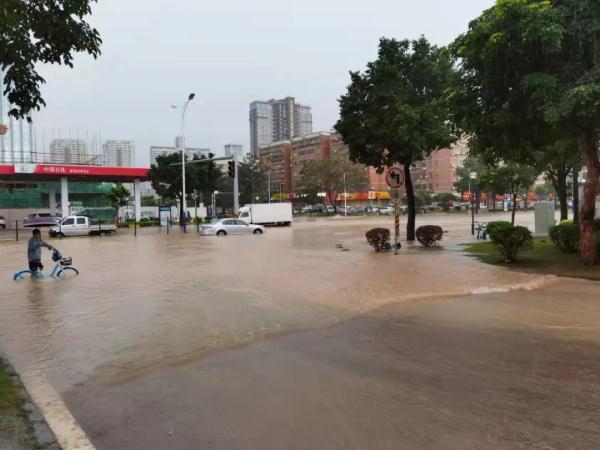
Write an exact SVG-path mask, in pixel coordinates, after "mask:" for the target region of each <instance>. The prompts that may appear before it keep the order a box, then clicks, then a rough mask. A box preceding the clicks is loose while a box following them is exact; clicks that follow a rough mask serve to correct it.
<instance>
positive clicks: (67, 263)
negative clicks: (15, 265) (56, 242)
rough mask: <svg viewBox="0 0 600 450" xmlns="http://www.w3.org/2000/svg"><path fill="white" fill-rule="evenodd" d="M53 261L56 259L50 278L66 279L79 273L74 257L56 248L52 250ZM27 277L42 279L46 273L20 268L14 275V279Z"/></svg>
mask: <svg viewBox="0 0 600 450" xmlns="http://www.w3.org/2000/svg"><path fill="white" fill-rule="evenodd" d="M52 261H54V267H53V268H52V272H50V275H49V276H50V278H54V279H56V278H60V279H64V278H67V277H71V276H77V275H79V270H77V269H76V268H75V267H73V266H72V264H73V259H72V258H71V257H67V258H65V257H63V255H62V254H61V253H60V252H59V251H58V250H56V249H54V251H53V252H52ZM27 278H36V279H42V278H44V273H43V272H42V271H41V270H39V269H38V270H29V269H26V270H20V271H19V272H15V274H14V275H13V280H14V281H16V280H25V279H27Z"/></svg>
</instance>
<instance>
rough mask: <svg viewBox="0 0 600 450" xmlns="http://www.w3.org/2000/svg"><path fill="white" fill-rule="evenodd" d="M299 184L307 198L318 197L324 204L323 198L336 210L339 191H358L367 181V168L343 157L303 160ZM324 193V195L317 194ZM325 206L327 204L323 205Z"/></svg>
mask: <svg viewBox="0 0 600 450" xmlns="http://www.w3.org/2000/svg"><path fill="white" fill-rule="evenodd" d="M300 175H301V178H300V186H298V187H297V189H299V190H301V191H302V193H303V194H306V195H308V197H309V198H312V199H315V198H319V199H320V200H321V201H322V202H323V204H324V205H325V202H324V201H325V199H327V200H329V203H330V204H331V206H333V208H334V210H336V211H337V201H336V199H337V195H338V194H339V193H341V192H344V189H345V190H346V192H351V191H359V190H362V189H364V188H365V187H366V186H367V185H368V182H369V178H368V176H367V168H366V167H365V166H364V165H361V164H355V163H353V162H351V161H348V160H343V159H324V160H312V161H305V162H304V165H303V166H302V170H301V171H300ZM319 193H324V194H326V196H325V197H319V196H318V195H317V194H319ZM325 206H327V205H325Z"/></svg>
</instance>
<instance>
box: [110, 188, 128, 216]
mask: <svg viewBox="0 0 600 450" xmlns="http://www.w3.org/2000/svg"><path fill="white" fill-rule="evenodd" d="M130 195H131V193H130V192H129V189H127V188H126V187H125V186H123V185H122V184H117V185H115V186H113V187H111V188H110V189H109V191H108V192H107V193H106V198H107V199H108V201H109V203H110V206H112V207H113V208H115V209H116V210H117V211H119V208H120V207H121V206H126V205H127V201H128V200H129V196H130ZM118 220H119V217H118V215H117V221H118Z"/></svg>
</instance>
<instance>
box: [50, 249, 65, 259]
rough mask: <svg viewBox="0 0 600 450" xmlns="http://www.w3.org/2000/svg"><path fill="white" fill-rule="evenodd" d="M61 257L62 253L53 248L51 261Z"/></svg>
mask: <svg viewBox="0 0 600 450" xmlns="http://www.w3.org/2000/svg"><path fill="white" fill-rule="evenodd" d="M62 258H63V255H61V254H60V252H59V251H58V250H54V251H53V252H52V261H54V262H58V261H60V260H61V259H62Z"/></svg>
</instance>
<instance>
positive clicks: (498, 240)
mask: <svg viewBox="0 0 600 450" xmlns="http://www.w3.org/2000/svg"><path fill="white" fill-rule="evenodd" d="M490 225H492V230H491V231H490ZM487 232H488V235H489V236H490V240H491V241H492V243H493V244H494V245H495V246H496V248H497V249H498V250H499V251H500V253H501V254H502V256H503V257H504V260H505V261H506V262H514V261H516V260H517V255H518V254H519V252H521V251H523V250H530V249H532V248H533V236H532V235H531V231H529V229H527V228H525V227H518V226H517V227H515V226H514V225H512V224H511V223H510V222H501V221H497V222H490V223H489V224H488V225H487Z"/></svg>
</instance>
